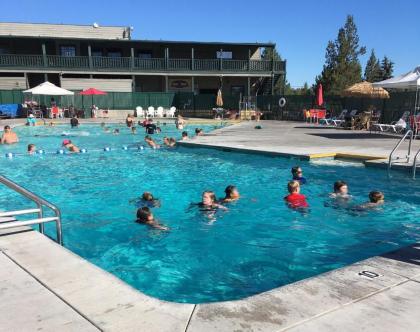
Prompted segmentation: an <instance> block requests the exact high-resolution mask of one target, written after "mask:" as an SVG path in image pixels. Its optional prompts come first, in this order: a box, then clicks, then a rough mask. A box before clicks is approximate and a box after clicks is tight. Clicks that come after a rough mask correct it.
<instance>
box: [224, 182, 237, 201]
mask: <svg viewBox="0 0 420 332" xmlns="http://www.w3.org/2000/svg"><path fill="white" fill-rule="evenodd" d="M225 194H226V198H230V199H237V198H239V191H238V189H237V188H236V187H235V186H232V185H229V186H227V187H226V189H225Z"/></svg>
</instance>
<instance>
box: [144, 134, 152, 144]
mask: <svg viewBox="0 0 420 332" xmlns="http://www.w3.org/2000/svg"><path fill="white" fill-rule="evenodd" d="M144 140H145V141H146V142H150V141H152V138H151V137H150V136H149V135H146V136H145V137H144Z"/></svg>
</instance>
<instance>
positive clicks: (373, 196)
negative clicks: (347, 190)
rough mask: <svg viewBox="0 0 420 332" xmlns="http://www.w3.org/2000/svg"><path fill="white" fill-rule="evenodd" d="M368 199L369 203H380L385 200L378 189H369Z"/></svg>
mask: <svg viewBox="0 0 420 332" xmlns="http://www.w3.org/2000/svg"><path fill="white" fill-rule="evenodd" d="M369 200H370V202H371V203H381V202H383V201H384V200H385V195H384V194H383V193H382V192H380V191H371V192H370V193H369Z"/></svg>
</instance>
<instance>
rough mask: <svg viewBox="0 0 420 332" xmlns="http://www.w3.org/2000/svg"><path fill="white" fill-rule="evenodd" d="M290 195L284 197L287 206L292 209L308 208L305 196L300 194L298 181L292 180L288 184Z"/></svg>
mask: <svg viewBox="0 0 420 332" xmlns="http://www.w3.org/2000/svg"><path fill="white" fill-rule="evenodd" d="M287 190H288V191H289V195H287V196H285V197H284V200H285V201H286V203H287V205H288V206H289V207H290V208H292V209H299V208H307V207H308V206H309V205H308V202H307V201H306V197H305V195H302V194H301V193H300V184H299V181H297V180H292V181H290V182H289V183H288V184H287Z"/></svg>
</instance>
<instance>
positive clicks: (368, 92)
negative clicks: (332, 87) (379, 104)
mask: <svg viewBox="0 0 420 332" xmlns="http://www.w3.org/2000/svg"><path fill="white" fill-rule="evenodd" d="M341 95H342V96H343V97H358V98H380V99H388V98H389V93H388V91H386V90H384V89H382V88H380V87H374V86H373V84H372V83H369V82H366V81H365V82H361V83H356V84H353V85H352V86H350V87H348V88H347V89H345V90H344V91H343V92H342V93H341Z"/></svg>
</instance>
